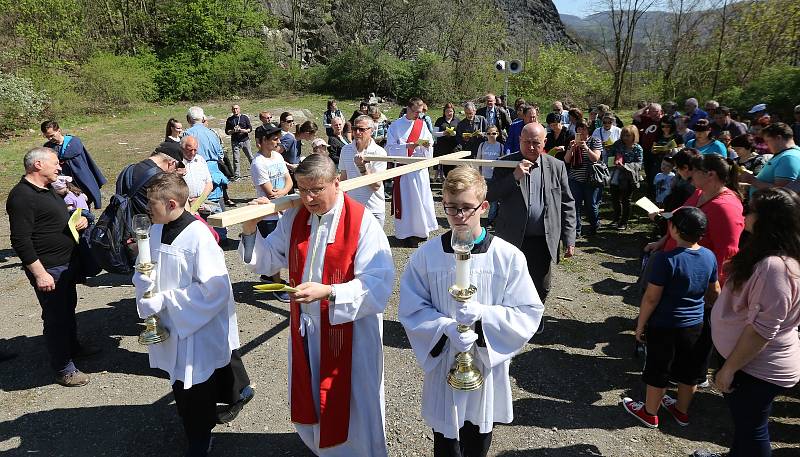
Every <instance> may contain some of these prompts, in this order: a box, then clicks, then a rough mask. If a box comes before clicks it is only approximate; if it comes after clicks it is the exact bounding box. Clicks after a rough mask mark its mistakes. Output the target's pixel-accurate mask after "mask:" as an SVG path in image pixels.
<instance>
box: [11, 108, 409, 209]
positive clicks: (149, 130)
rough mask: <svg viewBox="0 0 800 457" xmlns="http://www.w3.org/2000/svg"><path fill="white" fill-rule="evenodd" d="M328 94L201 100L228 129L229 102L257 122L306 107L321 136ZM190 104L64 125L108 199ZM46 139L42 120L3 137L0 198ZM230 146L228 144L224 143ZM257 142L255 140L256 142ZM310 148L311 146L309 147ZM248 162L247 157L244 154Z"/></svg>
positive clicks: (218, 124)
mask: <svg viewBox="0 0 800 457" xmlns="http://www.w3.org/2000/svg"><path fill="white" fill-rule="evenodd" d="M329 98H330V97H328V96H326V95H317V94H309V95H297V96H281V97H280V98H267V99H253V100H250V99H225V100H213V101H208V102H204V103H199V105H200V106H202V107H203V109H204V110H205V112H206V115H208V116H209V117H213V119H211V120H210V121H209V126H210V127H217V128H221V129H224V126H225V119H226V118H227V117H228V116H229V115H230V106H231V104H232V103H237V104H239V106H241V108H242V112H243V113H245V114H247V115H248V116H250V120H251V122H252V123H253V124H254V125H259V124H260V123H259V121H258V113H259V112H260V111H262V110H269V111H271V112H272V113H273V116H274V118H275V119H277V118H278V116H280V113H281V112H283V111H289V110H301V109H302V110H305V112H306V113H307V114H310V115H311V117H310V120H313V121H314V122H316V123H317V125H319V127H320V133H318V135H319V136H324V135H325V130H324V128H323V127H322V113H324V112H325V109H326V103H327V101H328V99H329ZM358 103H359V101H358V100H342V101H340V102H339V109H341V110H342V113H343V114H344V115H345V117H346V118H348V119H349V117H350V114H352V112H353V111H354V110H356V109H357V108H358ZM192 105H193V104H192V103H188V102H183V103H176V104H143V105H138V106H136V107H134V108H132V109H131V110H129V111H127V112H122V113H114V114H105V115H91V116H75V117H67V118H65V119H59V124H60V125H61V129H62V130H63V131H64V133H66V134H70V135H76V136H78V137H80V138H81V140H82V141H83V143H84V144H85V145H86V148H87V149H88V150H89V152H90V153H91V155H92V158H93V159H94V160H95V161H96V162H97V164H98V165H99V166H100V169H101V170H103V173H104V174H105V175H106V178H107V179H108V180H109V183H108V184H106V185H105V186H104V187H103V196H104V201H105V202H107V201H108V200H107V198H108V197H109V196H110V195H111V193H113V191H114V183H115V181H116V177H117V174H119V172H120V171H121V170H122V168H123V167H124V166H125V165H127V164H129V163H135V162H139V161H141V160H143V159H145V158H146V157H148V156H149V154H150V152H151V151H152V150H153V149H154V148H155V147H156V146H158V144H159V143H161V141H162V140H163V138H164V128H165V126H166V124H167V120H168V119H169V118H170V117H174V118H176V119H178V120H179V121H181V122H183V123H184V127H185V128H186V127H187V126H186V123H185V118H186V110H187V109H188V108H189V106H192ZM399 112H400V109H399V107H397V106H391V108H389V109H388V110H387V116H388V117H389V118H392V116H394V117H396V116H397V115H398V113H399ZM44 142H45V140H44V139H43V138H42V135H41V133H39V129H38V125H37V126H32V127H31V129H30V130H27V131H20V132H17V135H16V136H13V137H11V138H9V139H6V140H4V141H2V142H0V198H3V199H5V197H6V195H7V194H8V191H9V189H10V188H11V187H13V186H14V185H15V184H16V183H17V181H18V180H19V178H20V176H22V174H23V169H22V157H23V155H24V154H25V152H26V151H28V150H29V149H31V148H33V147H36V146H41V145H42V144H44ZM225 146H226V150H228V149H230V144H226V145H225ZM252 146H253V147H255V145H254V144H253V145H252ZM309 148H310V146H309ZM244 160H245V161H246V159H244ZM242 189H244V187H242Z"/></svg>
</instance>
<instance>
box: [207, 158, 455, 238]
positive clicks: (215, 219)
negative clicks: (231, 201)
mask: <svg viewBox="0 0 800 457" xmlns="http://www.w3.org/2000/svg"><path fill="white" fill-rule="evenodd" d="M469 154H470V152H469V151H459V152H453V153H451V154H445V155H443V156H439V157H434V158H431V159H425V158H421V160H419V161H413V163H409V164H407V165H401V166H399V167H394V168H392V169H390V170H386V171H382V172H380V173H374V174H371V175H365V176H358V177H355V178H352V179H347V180H345V181H342V182H341V184H340V187H341V189H342V191H343V192H347V191H349V190H353V189H356V188H359V187H363V186H368V185H370V184H374V183H376V182H380V181H384V180H386V179H392V178H394V177H396V176H402V175H404V174H406V173H411V172H414V171H418V170H423V169H425V168H428V167H433V166H436V165H438V164H439V162H440V161H441V160H443V159H444V160H452V159H460V158H462V157H466V156H468V155H469ZM302 204H303V203H302V202H301V201H300V196H299V195H297V194H292V195H286V196H284V197H281V198H276V199H275V200H272V201H271V202H270V203H268V204H266V205H247V206H242V207H240V208H236V209H232V210H228V211H224V212H222V213H217V214H212V215H211V216H209V217H208V223H209V225H211V226H212V227H229V226H231V225H235V224H241V223H242V222H246V221H250V220H253V219H261V218H262V217H264V216H268V215H270V214H274V213H277V212H278V211H284V210H287V209H289V208H293V207H297V206H300V205H302Z"/></svg>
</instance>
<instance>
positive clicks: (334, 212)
mask: <svg viewBox="0 0 800 457" xmlns="http://www.w3.org/2000/svg"><path fill="white" fill-rule="evenodd" d="M343 207H344V193H343V192H341V191H340V192H339V195H337V196H336V203H335V204H334V205H333V208H331V209H330V210H329V211H328V212H327V213H325V214H323V215H322V216H317V215H316V214H313V213H312V214H310V215H309V216H308V225H311V228H312V229H313V228H314V224H313V220H314V218H317V220H318V222H319V225H326V226H328V228H329V232H328V244H331V243H334V242H335V241H336V231H337V230H338V228H339V221H340V220H341V215H342V208H343ZM317 230H319V228H317Z"/></svg>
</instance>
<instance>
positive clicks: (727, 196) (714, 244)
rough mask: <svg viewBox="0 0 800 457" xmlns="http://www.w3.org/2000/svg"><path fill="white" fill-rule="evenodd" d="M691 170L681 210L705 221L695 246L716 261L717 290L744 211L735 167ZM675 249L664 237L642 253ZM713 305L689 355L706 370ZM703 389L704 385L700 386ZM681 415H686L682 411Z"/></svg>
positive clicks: (694, 164) (712, 157) (715, 163)
mask: <svg viewBox="0 0 800 457" xmlns="http://www.w3.org/2000/svg"><path fill="white" fill-rule="evenodd" d="M691 169H692V184H694V185H695V186H696V189H695V191H694V193H693V194H692V195H691V196H690V197H689V198H688V199H687V200H686V201H685V202H684V203H683V206H695V207H697V208H700V209H701V210H702V211H703V213H704V214H705V215H706V218H707V219H708V225H707V228H706V234H705V236H704V237H703V238H702V239H701V240H700V243H699V244H700V245H701V246H703V247H705V248H708V249H709V250H710V251H711V252H713V253H714V257H716V258H717V271H718V274H719V283H720V286H724V285H725V278H726V274H725V270H726V269H725V268H724V266H723V265H724V264H725V262H727V261H728V260H729V259H730V258H731V257H733V256H734V255H736V253H737V252H739V237H740V236H741V234H742V230H744V209H743V207H742V198H741V195H740V194H739V179H738V175H739V170H738V166H737V165H736V164H735V163H734V162H733V161H732V160H730V159H724V158H722V157H720V156H718V155H716V154H709V155H703V156H699V157H695V158H693V159H692V161H691ZM676 247H677V244H676V242H675V240H674V239H672V238H671V237H670V236H669V233H667V235H665V236H664V237H663V238H661V239H660V240H658V241H656V242H653V243H649V244H648V245H647V246H645V251H657V250H663V251H665V252H669V251H671V250H673V249H675V248H676ZM713 305H714V303H713V302H710V301H706V310H705V314H704V316H703V331H702V333H701V334H700V338H699V339H698V341H697V343H696V346H695V348H694V351H693V353H694V355H695V356H696V357H697V362H698V363H702V364H704V365H705V366H706V368H707V367H708V363H709V360H710V358H711V349H712V347H713V344H712V342H711V328H710V326H709V323H708V322H709V321H708V319H709V317H710V315H711V307H712V306H713ZM706 385H708V384H707V382H706V383H704V384H703V385H702V386H706ZM681 412H682V413H686V411H681Z"/></svg>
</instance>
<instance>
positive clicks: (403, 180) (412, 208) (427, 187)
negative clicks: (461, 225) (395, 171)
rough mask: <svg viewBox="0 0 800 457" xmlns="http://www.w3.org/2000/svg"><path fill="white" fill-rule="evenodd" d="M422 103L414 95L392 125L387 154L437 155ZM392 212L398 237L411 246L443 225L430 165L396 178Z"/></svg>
mask: <svg viewBox="0 0 800 457" xmlns="http://www.w3.org/2000/svg"><path fill="white" fill-rule="evenodd" d="M422 105H423V103H422V100H420V99H419V98H412V99H411V100H409V101H408V105H407V106H406V114H405V115H404V116H402V117H400V118H399V119H397V120H396V121H394V122H392V124H391V125H390V126H389V132H388V133H387V135H386V146H385V149H386V153H387V154H389V155H390V156H400V157H427V158H431V157H433V135H432V134H431V132H430V131H429V130H428V127H427V126H426V125H425V121H424V120H423V119H421V118H420V117H419V115H420V113H421V112H422ZM392 212H393V214H394V230H395V237H396V238H397V239H398V240H407V241H406V245H407V246H409V247H416V245H417V244H418V243H419V241H422V240H425V239H427V238H428V233H430V232H432V231H434V230H436V229H437V228H439V224H438V223H437V222H436V211H435V210H434V207H433V194H432V193H431V179H430V176H429V175H428V169H427V168H426V169H423V170H419V171H415V172H412V173H407V174H404V175H402V176H398V177H396V178H394V184H393V186H392Z"/></svg>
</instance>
